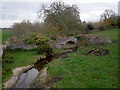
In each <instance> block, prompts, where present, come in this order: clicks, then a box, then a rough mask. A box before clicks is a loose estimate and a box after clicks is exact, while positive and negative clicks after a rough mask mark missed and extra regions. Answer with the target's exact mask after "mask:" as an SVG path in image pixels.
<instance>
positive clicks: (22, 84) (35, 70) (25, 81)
mask: <svg viewBox="0 0 120 90" xmlns="http://www.w3.org/2000/svg"><path fill="white" fill-rule="evenodd" d="M76 50H77V48H76V47H75V48H74V49H73V48H72V49H69V50H67V51H66V52H64V53H59V54H54V55H53V56H49V57H46V58H42V59H41V60H39V61H37V62H36V63H35V65H34V66H33V67H32V68H30V69H29V70H27V71H25V72H24V73H22V74H21V76H20V78H19V80H18V82H17V83H16V85H15V87H14V88H31V87H30V83H31V82H32V81H33V80H34V79H35V78H36V77H37V75H38V74H39V73H40V70H41V69H42V68H43V67H44V65H46V64H48V63H49V62H50V61H53V60H55V59H57V58H66V57H67V55H69V54H71V53H72V52H74V51H76Z"/></svg>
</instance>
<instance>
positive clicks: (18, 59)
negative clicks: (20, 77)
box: [3, 51, 38, 82]
mask: <svg viewBox="0 0 120 90" xmlns="http://www.w3.org/2000/svg"><path fill="white" fill-rule="evenodd" d="M12 55H13V59H12V60H13V61H14V63H11V64H9V63H8V64H4V65H3V73H4V72H5V74H4V75H3V82H4V81H6V80H7V79H8V78H10V77H11V75H12V69H14V68H16V67H20V66H26V65H31V64H34V63H35V62H36V60H35V57H37V56H38V55H37V54H36V52H35V51H16V52H13V53H12ZM6 58H7V57H6ZM6 58H5V59H6ZM5 59H3V61H4V60H5ZM8 69H10V70H9V72H6V70H8Z"/></svg>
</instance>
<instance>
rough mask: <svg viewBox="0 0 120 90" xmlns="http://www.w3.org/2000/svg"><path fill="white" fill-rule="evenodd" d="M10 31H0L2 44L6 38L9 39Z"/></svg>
mask: <svg viewBox="0 0 120 90" xmlns="http://www.w3.org/2000/svg"><path fill="white" fill-rule="evenodd" d="M11 36H12V34H11V31H10V30H2V43H5V41H6V40H7V38H9V37H11Z"/></svg>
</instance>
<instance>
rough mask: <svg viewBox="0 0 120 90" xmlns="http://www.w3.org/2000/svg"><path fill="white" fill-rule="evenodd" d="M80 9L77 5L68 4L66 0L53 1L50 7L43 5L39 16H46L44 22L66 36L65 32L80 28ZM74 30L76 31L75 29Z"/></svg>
mask: <svg viewBox="0 0 120 90" xmlns="http://www.w3.org/2000/svg"><path fill="white" fill-rule="evenodd" d="M79 13H80V12H79V9H78V7H77V6H76V5H72V6H69V5H66V4H65V3H64V2H53V3H52V4H51V5H50V6H49V7H45V6H44V5H43V6H42V9H41V10H40V11H39V16H40V17H41V16H44V22H45V23H46V24H47V25H48V26H49V28H51V30H54V31H56V32H58V33H59V35H62V36H64V35H65V32H69V33H70V31H72V32H74V31H76V30H79V28H80V16H79ZM73 30H74V31H73Z"/></svg>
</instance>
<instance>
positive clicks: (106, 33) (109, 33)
mask: <svg viewBox="0 0 120 90" xmlns="http://www.w3.org/2000/svg"><path fill="white" fill-rule="evenodd" d="M92 34H100V35H104V36H106V37H109V38H110V39H111V40H117V39H118V29H111V30H104V31H97V32H93V33H92Z"/></svg>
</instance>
